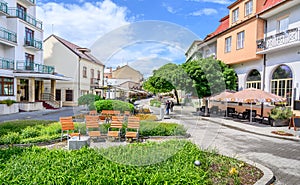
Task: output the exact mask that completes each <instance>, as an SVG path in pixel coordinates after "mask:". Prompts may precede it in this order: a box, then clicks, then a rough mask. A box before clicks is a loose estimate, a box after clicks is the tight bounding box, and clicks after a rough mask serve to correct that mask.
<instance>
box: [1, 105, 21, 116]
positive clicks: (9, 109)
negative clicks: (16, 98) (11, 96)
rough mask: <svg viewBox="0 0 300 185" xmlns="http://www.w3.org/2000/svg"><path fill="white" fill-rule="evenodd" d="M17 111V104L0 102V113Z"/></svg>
mask: <svg viewBox="0 0 300 185" xmlns="http://www.w3.org/2000/svg"><path fill="white" fill-rule="evenodd" d="M17 112H19V104H17V103H14V104H12V105H10V106H7V105H6V104H0V115H2V114H13V113H17Z"/></svg>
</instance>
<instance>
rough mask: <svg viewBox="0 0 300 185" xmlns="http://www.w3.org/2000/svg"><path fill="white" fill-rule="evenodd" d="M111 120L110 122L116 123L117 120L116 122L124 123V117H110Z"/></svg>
mask: <svg viewBox="0 0 300 185" xmlns="http://www.w3.org/2000/svg"><path fill="white" fill-rule="evenodd" d="M111 120H112V121H116V120H118V121H122V122H123V121H124V116H112V117H111Z"/></svg>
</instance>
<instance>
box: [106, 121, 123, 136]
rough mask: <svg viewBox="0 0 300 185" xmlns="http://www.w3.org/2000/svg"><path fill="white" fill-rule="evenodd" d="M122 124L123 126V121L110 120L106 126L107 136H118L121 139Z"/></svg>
mask: <svg viewBox="0 0 300 185" xmlns="http://www.w3.org/2000/svg"><path fill="white" fill-rule="evenodd" d="M122 126H123V121H119V120H113V121H111V124H110V127H109V128H108V132H107V136H108V137H113V138H119V141H121V128H122Z"/></svg>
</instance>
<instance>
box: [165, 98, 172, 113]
mask: <svg viewBox="0 0 300 185" xmlns="http://www.w3.org/2000/svg"><path fill="white" fill-rule="evenodd" d="M170 108H171V103H170V101H169V100H167V102H166V115H169V114H170Z"/></svg>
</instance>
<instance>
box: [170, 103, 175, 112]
mask: <svg viewBox="0 0 300 185" xmlns="http://www.w3.org/2000/svg"><path fill="white" fill-rule="evenodd" d="M173 107H174V102H173V101H172V100H171V103H170V110H171V112H173Z"/></svg>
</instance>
